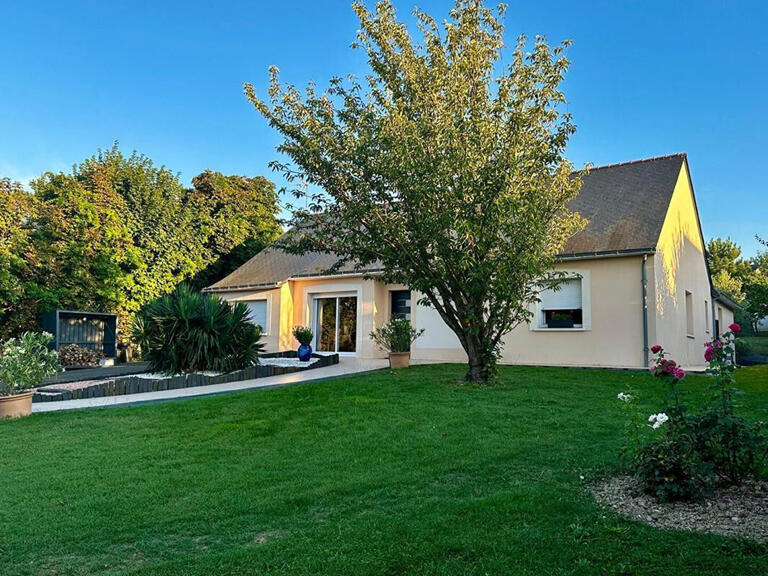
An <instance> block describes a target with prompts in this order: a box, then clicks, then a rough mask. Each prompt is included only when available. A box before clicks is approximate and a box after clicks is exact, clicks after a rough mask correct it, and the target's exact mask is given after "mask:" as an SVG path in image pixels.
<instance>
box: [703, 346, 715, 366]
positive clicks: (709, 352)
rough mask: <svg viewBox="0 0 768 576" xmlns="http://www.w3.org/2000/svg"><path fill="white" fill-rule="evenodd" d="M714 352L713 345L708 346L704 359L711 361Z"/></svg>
mask: <svg viewBox="0 0 768 576" xmlns="http://www.w3.org/2000/svg"><path fill="white" fill-rule="evenodd" d="M713 353H714V350H713V349H712V347H711V346H707V349H706V350H704V360H706V361H707V362H711V361H712V354H713Z"/></svg>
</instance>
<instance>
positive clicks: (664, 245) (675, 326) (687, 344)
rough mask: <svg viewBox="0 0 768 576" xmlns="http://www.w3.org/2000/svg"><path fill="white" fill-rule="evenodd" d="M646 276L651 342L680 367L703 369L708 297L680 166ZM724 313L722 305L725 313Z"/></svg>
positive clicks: (709, 316) (689, 190) (701, 247)
mask: <svg viewBox="0 0 768 576" xmlns="http://www.w3.org/2000/svg"><path fill="white" fill-rule="evenodd" d="M649 275H650V277H651V278H652V282H650V290H651V292H650V294H649V295H650V298H649V305H651V306H652V307H653V314H651V316H652V318H653V321H652V324H651V332H650V344H651V345H653V344H661V345H662V346H663V347H664V349H665V350H667V351H668V352H669V353H670V355H671V356H672V357H673V358H674V359H675V360H677V361H678V362H679V363H680V364H682V365H683V366H688V367H692V366H701V365H703V364H704V359H703V353H704V343H705V342H707V341H708V340H711V339H712V337H713V322H712V297H711V295H710V284H709V276H708V274H707V267H706V262H705V256H704V243H703V240H702V237H701V231H700V228H699V222H698V219H697V216H696V208H695V204H694V197H693V190H692V188H691V185H690V180H689V177H688V172H687V166H686V165H685V164H683V169H682V170H681V171H680V175H679V177H678V181H677V185H676V186H675V190H674V192H673V194H672V200H671V202H670V205H669V210H668V212H667V216H666V219H665V221H664V225H663V227H662V231H661V234H660V237H659V243H658V245H657V251H656V254H655V255H654V256H653V258H652V259H650V260H649ZM686 292H689V293H690V294H691V303H692V312H693V332H692V333H691V334H688V333H687V332H688V330H687V316H686ZM725 310H726V309H725V308H724V307H723V311H724V313H725ZM731 317H732V315H731ZM727 324H728V323H726V324H725V325H726V326H727Z"/></svg>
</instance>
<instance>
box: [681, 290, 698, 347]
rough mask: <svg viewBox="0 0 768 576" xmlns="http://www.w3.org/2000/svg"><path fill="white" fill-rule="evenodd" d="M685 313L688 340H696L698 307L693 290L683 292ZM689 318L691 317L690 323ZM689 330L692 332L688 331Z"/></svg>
mask: <svg viewBox="0 0 768 576" xmlns="http://www.w3.org/2000/svg"><path fill="white" fill-rule="evenodd" d="M689 296H690V304H689ZM683 312H684V313H685V335H686V337H688V338H696V305H695V303H694V297H693V292H692V291H691V290H684V291H683ZM688 316H690V321H689V318H688ZM689 328H690V331H689V330H688V329H689Z"/></svg>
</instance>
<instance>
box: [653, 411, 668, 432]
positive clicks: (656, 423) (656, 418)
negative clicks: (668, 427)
mask: <svg viewBox="0 0 768 576" xmlns="http://www.w3.org/2000/svg"><path fill="white" fill-rule="evenodd" d="M667 420H669V416H667V415H666V414H664V412H659V413H658V414H651V415H650V416H648V422H652V424H649V426H650V427H651V428H653V429H654V430H655V429H656V428H659V427H661V426H662V425H663V424H664V422H666V421H667Z"/></svg>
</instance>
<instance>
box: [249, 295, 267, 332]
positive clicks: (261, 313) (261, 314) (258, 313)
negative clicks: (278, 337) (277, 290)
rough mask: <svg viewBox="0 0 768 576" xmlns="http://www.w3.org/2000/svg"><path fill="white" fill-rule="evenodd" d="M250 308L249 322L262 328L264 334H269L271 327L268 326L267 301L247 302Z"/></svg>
mask: <svg viewBox="0 0 768 576" xmlns="http://www.w3.org/2000/svg"><path fill="white" fill-rule="evenodd" d="M245 304H246V306H248V320H249V321H250V322H251V323H252V324H256V325H257V326H260V327H261V331H262V333H264V334H267V333H268V332H269V325H268V324H267V301H266V300H254V301H252V302H246V303H245Z"/></svg>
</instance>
